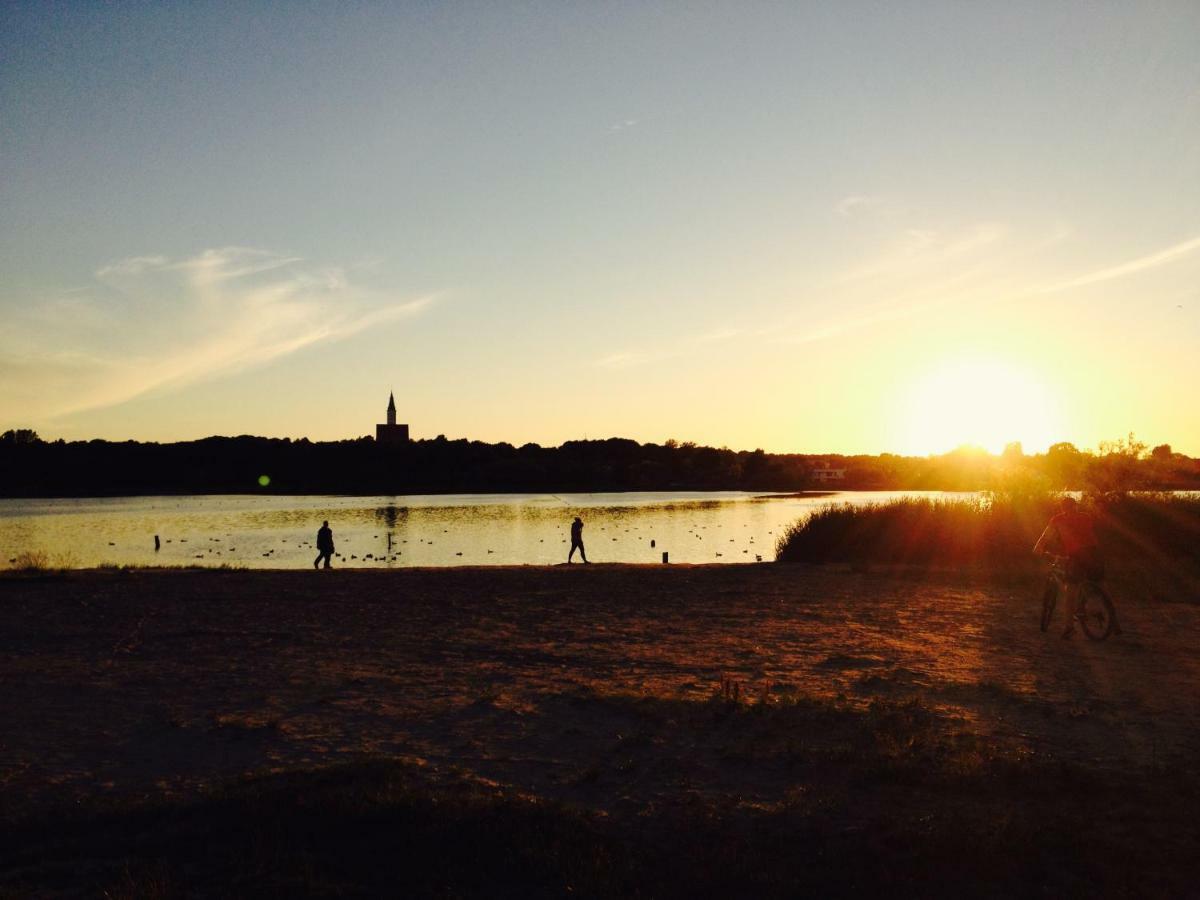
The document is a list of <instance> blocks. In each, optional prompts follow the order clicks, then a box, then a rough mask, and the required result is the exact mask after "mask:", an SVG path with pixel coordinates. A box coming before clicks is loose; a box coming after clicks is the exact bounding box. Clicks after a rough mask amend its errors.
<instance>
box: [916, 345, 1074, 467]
mask: <svg viewBox="0 0 1200 900" xmlns="http://www.w3.org/2000/svg"><path fill="white" fill-rule="evenodd" d="M1064 425H1065V423H1064V422H1063V421H1062V416H1061V413H1060V411H1059V408H1058V402H1057V399H1056V397H1055V396H1054V394H1053V392H1052V391H1051V390H1050V388H1049V386H1048V385H1047V383H1046V382H1045V381H1044V380H1043V379H1040V378H1038V377H1036V375H1035V374H1034V373H1033V372H1031V371H1029V370H1026V369H1024V368H1022V367H1020V366H1018V365H1015V364H1013V363H1009V362H1007V361H1003V360H999V359H995V358H975V357H968V358H960V359H948V360H943V361H942V362H941V363H939V364H938V365H936V366H935V367H933V368H931V369H929V370H927V371H925V372H924V373H922V374H921V375H919V376H918V377H916V378H915V379H914V380H913V381H912V382H911V384H910V385H909V386H908V388H907V390H906V391H905V392H904V394H903V399H902V401H901V403H900V404H899V409H898V421H897V423H896V427H895V431H894V433H895V435H896V439H897V445H898V448H899V449H898V452H901V453H910V454H915V455H924V454H930V453H945V452H947V451H949V450H952V449H954V448H955V447H959V446H962V445H973V446H978V447H982V448H983V449H985V450H988V451H989V452H992V453H999V452H1001V451H1002V450H1003V449H1004V446H1005V445H1006V444H1008V443H1009V442H1011V441H1020V442H1021V444H1022V446H1023V448H1024V449H1025V450H1026V452H1041V451H1044V450H1045V449H1046V448H1047V447H1048V446H1049V445H1050V444H1052V443H1054V442H1055V441H1057V440H1062V438H1061V437H1060V435H1062V434H1063V433H1064Z"/></svg>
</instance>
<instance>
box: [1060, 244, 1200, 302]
mask: <svg viewBox="0 0 1200 900" xmlns="http://www.w3.org/2000/svg"><path fill="white" fill-rule="evenodd" d="M1197 250H1200V237H1194V238H1191V239H1190V240H1186V241H1180V242H1179V243H1178V244H1172V245H1171V246H1170V247H1166V248H1164V249H1162V250H1159V251H1157V252H1155V253H1148V254H1146V255H1145V256H1139V257H1138V258H1137V259H1131V260H1129V261H1128V262H1123V263H1120V264H1119V265H1115V266H1108V267H1106V268H1103V269H1097V270H1096V271H1094V272H1088V273H1087V274H1086V275H1079V276H1077V277H1075V278H1071V279H1068V280H1067V281H1060V282H1058V283H1056V284H1052V285H1049V286H1047V287H1044V288H1041V289H1040V290H1039V291H1038V293H1040V294H1054V293H1058V292H1059V291H1066V290H1070V289H1071V288H1078V287H1085V286H1087V285H1091V284H1099V283H1100V282H1102V281H1112V280H1113V279H1114V278H1124V277H1125V276H1126V275H1134V274H1136V273H1138V272H1145V271H1147V270H1148V269H1156V268H1158V267H1159V266H1164V265H1166V264H1167V263H1172V262H1175V261H1176V260H1177V259H1181V258H1182V257H1185V256H1189V255H1191V254H1192V253H1195V252H1196V251H1197Z"/></svg>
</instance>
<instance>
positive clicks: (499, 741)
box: [0, 565, 1200, 816]
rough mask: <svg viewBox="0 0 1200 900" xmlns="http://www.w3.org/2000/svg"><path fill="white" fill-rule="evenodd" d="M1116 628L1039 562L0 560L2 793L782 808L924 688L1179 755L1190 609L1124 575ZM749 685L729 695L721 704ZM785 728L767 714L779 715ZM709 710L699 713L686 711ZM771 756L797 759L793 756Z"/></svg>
mask: <svg viewBox="0 0 1200 900" xmlns="http://www.w3.org/2000/svg"><path fill="white" fill-rule="evenodd" d="M1115 600H1116V602H1117V604H1118V608H1119V609H1120V611H1121V613H1122V620H1123V625H1124V627H1125V633H1124V635H1122V636H1121V637H1114V638H1112V639H1110V640H1108V641H1107V642H1105V643H1093V642H1091V641H1088V640H1086V639H1084V638H1083V637H1081V636H1077V637H1076V638H1075V639H1074V640H1072V641H1064V640H1061V639H1060V638H1059V636H1058V627H1057V625H1058V622H1056V623H1055V625H1056V627H1055V628H1054V629H1053V630H1052V631H1051V632H1050V633H1049V634H1043V633H1041V632H1040V631H1039V629H1038V626H1037V617H1038V612H1039V610H1040V597H1039V586H1038V584H1037V583H1036V581H1034V580H1032V579H1031V578H1029V577H1024V576H1023V577H1014V578H1010V579H997V578H986V579H983V578H971V577H967V576H962V575H955V574H941V575H918V574H911V573H909V574H906V573H894V572H891V573H855V572H851V571H848V570H838V569H829V568H808V567H803V566H795V567H791V566H784V565H761V566H698V567H682V566H681V567H676V566H669V567H668V566H654V567H639V566H607V565H592V566H587V567H585V566H581V565H575V566H571V567H567V566H558V567H550V568H545V567H499V568H462V569H438V570H397V571H389V572H384V571H337V570H333V571H329V572H312V571H297V572H247V571H229V572H189V571H152V570H146V571H137V572H79V573H68V574H65V575H61V576H55V575H44V576H39V577H23V576H18V575H12V574H10V575H7V576H5V577H3V578H0V709H2V710H3V720H4V729H3V736H2V738H0V802H2V803H3V805H4V807H5V809H6V811H7V812H8V814H9V815H11V816H16V815H20V814H22V813H24V812H36V810H38V809H39V808H44V807H46V806H47V805H54V804H58V803H61V802H64V801H65V802H72V801H74V800H78V799H81V798H89V797H91V798H94V797H97V796H116V797H131V798H146V797H166V798H171V797H180V796H187V795H189V794H190V793H193V792H196V791H199V790H203V789H205V788H208V787H211V786H213V785H216V784H220V783H221V782H222V781H224V780H227V779H231V778H238V777H240V776H243V775H247V774H256V773H266V772H281V771H287V770H291V769H297V768H313V767H319V766H325V765H329V764H333V763H337V762H344V761H348V760H357V759H364V758H378V757H387V758H395V759H401V760H405V761H407V762H409V763H411V764H412V765H414V766H417V767H421V768H423V769H425V770H427V771H429V772H431V773H438V772H445V771H454V772H456V773H458V775H459V776H463V777H470V778H473V779H478V780H480V781H483V782H487V783H494V784H498V785H504V786H507V787H508V788H511V789H513V790H517V791H522V792H527V793H529V794H531V795H534V796H538V797H545V798H551V799H555V800H561V801H564V802H567V803H570V804H572V805H573V806H575V807H577V808H580V809H583V810H586V811H591V812H594V813H597V814H601V815H606V816H609V815H639V814H643V813H645V812H646V811H648V810H650V811H652V810H658V809H661V808H663V807H664V806H672V805H680V804H686V803H688V802H695V801H696V798H697V797H699V798H702V799H705V800H720V801H728V802H731V803H737V804H744V805H749V806H755V805H761V806H764V807H769V806H770V805H771V804H776V803H779V802H780V801H781V798H783V797H785V796H786V795H787V794H788V792H789V791H791V790H793V789H794V788H795V785H796V781H797V776H796V773H795V771H793V770H792V769H789V767H788V766H787V765H785V764H783V762H781V760H784V759H785V758H786V747H792V748H794V747H795V746H796V745H797V744H796V742H801V743H804V742H809V743H814V742H815V744H820V743H821V742H822V741H826V742H835V741H837V740H839V739H843V738H844V735H843V736H842V738H839V737H838V735H839V732H838V728H839V727H840V726H838V725H837V723H836V722H835V721H833V720H829V722H830V724H828V726H827V727H826V726H822V725H821V722H822V721H825V720H822V719H820V718H819V717H817V718H814V717H813V716H808V717H803V716H801V717H798V718H797V719H795V721H794V730H793V729H792V726H789V725H787V724H786V723H787V722H788V721H791V720H787V719H779V718H776V719H775V720H773V724H772V725H771V727H770V728H764V729H763V730H761V731H756V730H755V729H756V727H757V726H755V724H754V721H755V720H753V719H749V718H745V719H738V720H736V721H726V720H725V719H720V720H719V721H718V720H717V719H713V718H712V715H711V712H708V711H711V709H712V708H713V704H718V705H724V706H729V705H731V704H735V702H736V705H737V707H738V708H742V707H751V708H758V707H761V708H763V709H768V710H769V709H775V708H779V709H787V708H801V707H804V705H805V704H809V705H810V706H809V707H808V708H812V706H811V705H812V704H817V705H819V706H820V708H822V709H825V710H845V711H846V712H847V714H850V713H852V712H854V711H855V710H860V711H861V710H870V709H878V708H880V704H885V705H887V708H903V707H902V705H903V704H905V703H919V704H921V708H922V709H924V710H927V711H928V715H929V716H930V717H932V718H930V720H929V721H930V723H931V725H930V727H931V728H932V729H934V730H935V731H937V732H938V733H940V734H943V735H944V736H945V737H946V739H947V740H953V741H958V742H959V743H961V742H962V740H964V738H970V739H971V740H972V741H974V744H973V746H975V747H979V748H986V752H987V753H988V754H989V755H993V756H995V755H1000V756H1004V757H1007V758H1012V759H1021V758H1028V757H1031V756H1033V757H1052V758H1061V759H1063V760H1067V761H1075V762H1082V763H1085V764H1087V765H1089V766H1094V767H1101V768H1108V767H1111V768H1114V769H1116V768H1121V769H1125V770H1130V769H1131V767H1132V768H1137V767H1144V766H1160V767H1161V766H1163V765H1168V766H1171V765H1178V766H1181V767H1191V768H1193V769H1194V763H1193V762H1192V758H1191V757H1192V755H1193V754H1194V752H1195V748H1196V747H1197V746H1200V741H1198V738H1200V695H1198V692H1197V685H1200V653H1197V652H1196V647H1197V646H1198V644H1200V605H1196V604H1194V603H1188V602H1168V601H1165V600H1163V599H1161V598H1160V599H1158V600H1155V599H1151V598H1148V597H1142V596H1123V595H1121V594H1120V593H1119V592H1115ZM735 696H736V701H735V699H734V698H735ZM781 722H783V723H784V725H783V726H782V727H781V725H780V723H781ZM697 723H702V727H701V726H700V725H698V724H697ZM785 745H786V747H785Z"/></svg>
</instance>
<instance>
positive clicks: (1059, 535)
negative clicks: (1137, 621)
mask: <svg viewBox="0 0 1200 900" xmlns="http://www.w3.org/2000/svg"><path fill="white" fill-rule="evenodd" d="M1050 548H1054V549H1053V550H1052V549H1050ZM1054 550H1057V552H1058V554H1060V555H1062V556H1065V557H1066V559H1067V565H1066V576H1067V584H1068V585H1070V587H1071V590H1070V592H1069V594H1068V598H1067V627H1066V629H1065V630H1064V631H1063V637H1064V638H1069V637H1070V636H1071V635H1072V634H1074V633H1075V620H1076V619H1077V618H1079V617H1080V615H1081V614H1082V612H1083V610H1082V608H1081V603H1080V599H1081V597H1082V596H1083V593H1082V587H1083V583H1084V582H1085V581H1092V582H1100V581H1102V580H1103V579H1104V556H1103V555H1102V554H1101V552H1100V542H1099V541H1097V540H1096V520H1095V519H1094V518H1092V516H1091V515H1090V514H1088V513H1086V512H1084V511H1083V510H1081V509H1080V508H1079V503H1078V502H1077V501H1076V500H1075V498H1074V497H1063V498H1062V499H1061V500H1060V501H1059V503H1058V514H1057V515H1055V516H1054V517H1052V518H1051V519H1050V522H1049V523H1048V524H1047V525H1046V528H1045V530H1044V531H1042V535H1041V537H1039V538H1038V539H1037V543H1036V544H1034V545H1033V552H1034V554H1035V555H1038V556H1053V555H1055V553H1054ZM1112 630H1113V633H1114V634H1120V633H1121V626H1120V625H1118V624H1117V621H1116V616H1115V613H1114V616H1113V628H1112Z"/></svg>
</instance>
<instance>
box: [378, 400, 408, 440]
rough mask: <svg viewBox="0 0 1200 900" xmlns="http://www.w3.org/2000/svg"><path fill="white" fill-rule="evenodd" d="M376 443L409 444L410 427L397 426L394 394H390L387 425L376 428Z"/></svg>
mask: <svg viewBox="0 0 1200 900" xmlns="http://www.w3.org/2000/svg"><path fill="white" fill-rule="evenodd" d="M375 443H377V444H407V443H408V426H407V425H397V424H396V395H395V394H394V393H389V394H388V405H387V424H386V425H376V426H375Z"/></svg>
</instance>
